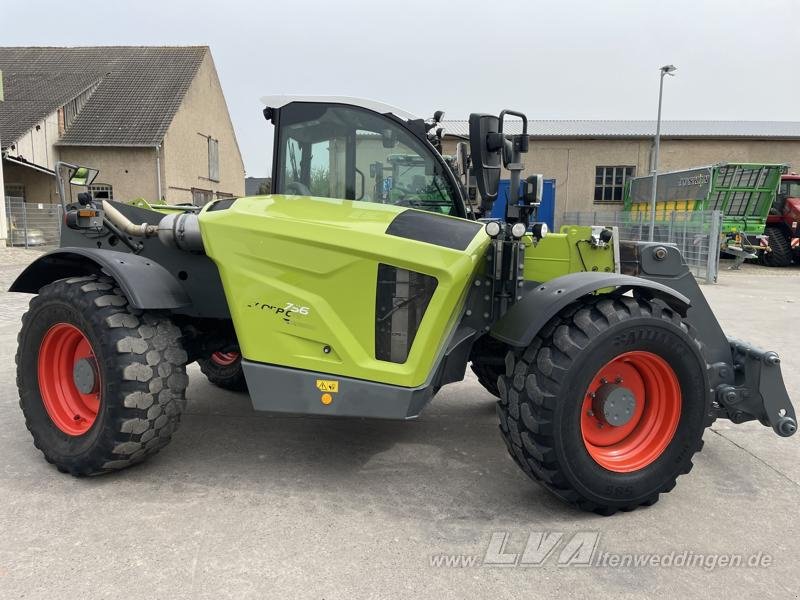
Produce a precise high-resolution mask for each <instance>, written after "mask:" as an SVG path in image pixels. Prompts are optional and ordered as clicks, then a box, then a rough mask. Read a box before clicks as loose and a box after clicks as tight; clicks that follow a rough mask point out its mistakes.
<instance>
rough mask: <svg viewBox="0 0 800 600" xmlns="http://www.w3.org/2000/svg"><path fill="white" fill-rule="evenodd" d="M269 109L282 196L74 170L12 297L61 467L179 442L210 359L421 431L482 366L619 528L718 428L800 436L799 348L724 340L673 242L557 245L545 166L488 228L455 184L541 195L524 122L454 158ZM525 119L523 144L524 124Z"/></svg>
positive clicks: (40, 427) (474, 128) (29, 408)
mask: <svg viewBox="0 0 800 600" xmlns="http://www.w3.org/2000/svg"><path fill="white" fill-rule="evenodd" d="M265 104H266V108H265V111H264V114H265V117H266V118H267V119H269V120H270V121H271V122H272V123H273V124H274V126H275V141H274V159H273V169H272V171H273V172H272V185H273V188H272V189H273V191H274V193H273V194H271V195H268V196H254V197H244V198H222V199H216V200H213V201H212V202H210V203H208V204H207V205H205V206H203V207H202V208H200V209H198V208H197V207H166V206H151V205H148V204H147V203H144V202H136V203H133V204H123V203H118V202H112V201H109V200H101V199H98V198H93V197H92V196H91V194H89V193H88V192H83V193H79V194H78V197H77V200H76V201H73V199H72V192H71V189H72V188H71V186H70V185H68V183H71V184H75V185H78V186H80V185H88V183H91V181H89V180H88V179H89V178H87V171H88V172H91V169H86V168H83V167H77V166H74V165H66V164H60V165H59V167H58V172H59V178H60V179H59V180H60V181H62V186H61V197H62V201H63V202H64V204H65V207H66V209H67V213H66V220H65V224H64V227H63V231H62V247H61V248H59V249H57V250H55V251H53V252H51V253H49V254H47V255H44V256H43V257H41V258H40V259H38V260H37V261H35V262H34V263H33V264H32V265H31V266H29V267H28V268H27V269H26V270H25V271H24V272H23V273H22V274H21V275H20V277H19V278H18V279H17V281H16V282H15V283H14V284H13V286H12V288H11V289H12V291H21V292H29V293H34V294H36V296H34V297H33V299H32V300H31V304H30V309H29V311H28V312H27V313H26V315H25V316H24V317H23V327H22V331H21V334H20V342H19V350H18V355H17V364H18V374H19V376H18V382H19V391H20V399H21V405H22V409H23V411H24V413H25V417H26V421H27V425H28V428H29V429H30V431H31V433H32V435H33V437H34V440H35V443H36V445H37V447H38V448H40V449H41V450H42V452H43V453H44V455H45V457H46V458H47V460H49V461H50V462H52V463H54V464H55V465H56V466H57V467H58V468H59V469H60V470H62V471H65V472H69V473H72V474H74V475H91V474H96V473H102V472H107V471H113V470H116V469H119V468H123V467H126V466H129V465H131V464H134V463H137V462H140V461H141V460H143V459H144V458H146V457H147V456H149V455H151V454H153V453H154V452H156V451H157V450H158V449H159V448H161V447H163V446H164V445H165V444H166V443H167V442H168V441H169V439H170V437H171V435H172V434H173V433H174V431H175V429H176V428H177V426H178V423H179V420H180V413H181V410H182V408H183V406H184V404H185V389H186V384H187V378H186V372H185V365H186V364H187V363H190V362H193V361H198V362H199V363H200V364H201V367H202V368H203V372H204V373H206V375H207V376H208V377H209V379H210V380H211V381H212V382H213V383H216V384H217V385H221V386H223V387H229V388H233V389H244V388H245V387H246V388H247V390H248V391H249V394H250V396H251V398H252V401H253V405H254V407H255V408H256V409H257V410H265V411H275V412H289V413H300V414H317V415H330V416H353V417H373V418H392V419H410V418H415V417H417V416H418V415H419V414H420V412H421V411H422V409H423V408H424V407H425V405H426V404H427V403H428V402H429V401H430V400H431V399H432V398H433V397H434V396H435V394H436V392H437V391H438V390H439V389H440V388H441V387H442V386H443V385H447V384H448V383H451V382H455V381H459V380H461V379H463V378H464V376H465V371H466V367H467V365H469V364H471V365H472V368H473V370H474V371H475V372H476V374H477V375H478V379H479V381H480V382H481V384H482V385H484V387H485V388H486V389H487V390H488V391H489V392H490V393H491V394H493V395H495V396H497V413H498V418H499V423H500V432H501V436H502V438H503V440H504V441H505V443H506V445H507V446H508V449H509V452H510V454H511V456H512V458H513V459H514V461H515V462H517V464H518V465H519V466H520V468H521V469H523V470H524V471H525V473H527V474H528V475H529V476H530V477H531V478H532V479H534V480H536V481H538V482H539V483H541V484H542V485H544V486H545V487H546V488H547V489H548V490H550V491H552V492H553V493H555V494H556V495H558V496H559V497H561V498H563V499H564V500H566V501H567V502H569V503H571V504H573V505H575V506H577V507H579V508H582V509H584V510H589V511H594V512H597V513H600V514H611V513H614V512H616V511H618V510H628V509H632V508H635V507H637V506H640V505H649V504H652V503H654V502H655V501H656V500H658V498H659V494H661V493H664V492H668V491H670V490H671V489H672V487H673V486H674V483H675V479H676V478H677V477H678V476H679V475H681V474H682V473H686V472H688V470H689V469H690V468H691V464H692V462H691V461H692V457H693V455H694V454H695V453H696V452H697V451H699V450H700V448H701V446H702V435H703V431H704V430H705V428H706V427H707V426H708V425H709V424H710V423H711V422H713V420H714V419H716V418H727V419H731V420H733V421H734V422H744V421H749V420H759V421H760V422H761V423H763V424H764V425H766V426H769V427H771V428H772V429H773V430H774V431H775V432H776V433H778V434H779V435H781V436H784V437H785V436H790V435H792V434H793V433H794V432H795V430H796V421H795V413H794V409H793V408H792V405H791V403H790V401H789V398H788V394H787V392H786V390H785V388H784V386H783V382H782V379H781V373H780V366H779V359H778V356H777V354H775V353H774V352H767V351H763V350H759V349H757V348H755V347H752V346H750V345H749V344H747V343H745V342H741V341H738V340H733V339H729V338H727V337H726V336H725V335H724V333H723V332H722V329H721V327H720V325H719V324H718V322H717V321H716V319H715V318H714V315H713V313H712V311H711V309H710V307H709V306H708V304H707V303H706V301H705V299H704V297H703V295H702V293H701V292H700V290H699V288H698V286H697V284H696V283H695V281H694V279H693V277H692V276H691V274H690V273H689V271H688V269H687V268H686V265H685V263H684V261H683V260H682V258H681V256H680V253H679V252H678V250H677V249H676V248H675V247H673V246H669V245H666V244H654V243H625V242H620V240H618V239H617V236H616V235H615V231H614V229H612V228H605V227H572V226H565V227H563V228H562V230H561V231H560V232H558V233H550V232H548V231H547V228H546V226H544V225H543V224H541V223H537V222H536V220H535V212H536V208H537V206H538V202H539V198H540V196H541V179H542V178H541V177H540V176H530V177H528V178H527V179H525V181H524V186H522V191H520V192H519V195H518V197H515V198H510V199H509V202H508V206H507V209H506V217H505V219H503V220H476V219H475V218H474V216H473V215H474V214H476V212H477V211H476V210H475V207H471V206H468V205H467V204H466V202H465V194H464V188H463V185H462V183H461V181H460V179H459V176H467V175H469V174H472V175H474V176H475V178H476V180H477V183H478V188H479V190H480V194H481V202H482V204H483V206H482V207H481V208H482V211H481V212H482V214H489V213H490V210H488V209H489V208H490V207H491V203H492V201H493V199H494V197H495V196H496V195H497V187H498V181H499V176H500V170H501V167H505V168H506V169H508V170H509V171H510V174H511V179H512V183H511V186H510V189H511V190H520V188H521V186H520V179H521V171H522V160H521V155H522V154H523V153H524V152H526V151H527V143H528V138H527V132H526V128H527V122H526V119H525V116H524V115H522V114H521V113H516V112H513V111H503V113H501V114H500V115H499V116H493V115H484V114H473V115H471V117H470V149H469V154H467V152H466V151H465V149H464V148H462V149H460V151H459V156H460V159H459V161H458V163H457V164H456V165H455V168H452V167H453V165H452V163H448V162H447V161H445V160H444V158H443V157H442V156H441V154H440V152H439V149H440V147H441V144H440V139H441V125H440V123H439V121H440V118H441V114H440V113H437V115H436V117H435V118H434V119H432V120H428V121H425V120H423V119H418V118H416V117H414V116H413V115H410V114H408V113H405V112H404V111H402V110H400V109H396V108H394V107H391V106H387V105H383V104H380V103H375V102H369V101H358V100H353V99H347V98H330V97H318V98H309V97H276V98H267V99H265ZM508 115H511V116H516V117H518V118H521V119H522V120H523V133H522V134H521V135H508V134H505V133H503V124H504V122H505V119H506V116H508ZM404 170H405V171H407V172H405V173H404V172H403V171H404ZM389 173H391V174H390V175H389ZM531 222H533V223H534V224H533V225H529V223H531Z"/></svg>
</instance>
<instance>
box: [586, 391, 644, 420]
mask: <svg viewBox="0 0 800 600" xmlns="http://www.w3.org/2000/svg"><path fill="white" fill-rule="evenodd" d="M635 409H636V397H635V396H634V394H633V391H632V390H630V389H628V388H626V387H624V386H622V385H618V384H616V383H604V384H602V385H601V386H600V387H599V388H598V389H597V392H595V397H594V402H593V410H594V413H595V415H597V416H599V417H601V418H602V419H603V420H604V421H605V422H606V423H608V424H609V425H614V426H615V427H621V426H622V425H626V424H627V423H628V422H629V421H630V420H631V419H632V418H633V413H634V411H635Z"/></svg>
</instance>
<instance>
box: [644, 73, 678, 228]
mask: <svg viewBox="0 0 800 600" xmlns="http://www.w3.org/2000/svg"><path fill="white" fill-rule="evenodd" d="M676 70H677V67H675V65H664V66H663V67H661V68H660V69H659V71H661V76H660V77H661V78H660V81H659V83H658V118H657V119H656V139H655V147H654V148H653V164H652V165H651V168H650V173H651V174H652V175H653V187H652V189H651V190H650V234H649V236H648V239H649V240H650V241H651V242H652V241H653V236H654V234H655V229H656V192H657V189H658V147H659V145H660V142H661V97H662V95H663V93H664V75H669V76H670V77H673V73H674V72H675V71H676Z"/></svg>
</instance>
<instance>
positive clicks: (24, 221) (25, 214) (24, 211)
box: [21, 199, 28, 248]
mask: <svg viewBox="0 0 800 600" xmlns="http://www.w3.org/2000/svg"><path fill="white" fill-rule="evenodd" d="M21 204H22V226H23V228H24V232H23V235H24V236H25V247H26V248H27V247H28V208H27V207H26V206H25V200H24V199H23V200H22V203H21Z"/></svg>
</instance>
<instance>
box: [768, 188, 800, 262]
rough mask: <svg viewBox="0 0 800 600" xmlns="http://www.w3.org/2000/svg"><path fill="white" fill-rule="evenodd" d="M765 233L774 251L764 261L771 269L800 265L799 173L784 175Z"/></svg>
mask: <svg viewBox="0 0 800 600" xmlns="http://www.w3.org/2000/svg"><path fill="white" fill-rule="evenodd" d="M764 233H766V234H767V236H769V246H770V249H771V252H764V253H762V255H761V261H762V262H763V263H764V264H765V265H767V266H768V267H788V266H789V265H790V264H792V260H795V261H797V262H800V174H797V173H789V174H788V175H783V176H781V187H780V189H779V190H778V194H777V196H776V197H775V203H774V204H773V205H772V208H771V209H770V211H769V216H768V217H767V227H766V229H764Z"/></svg>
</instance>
